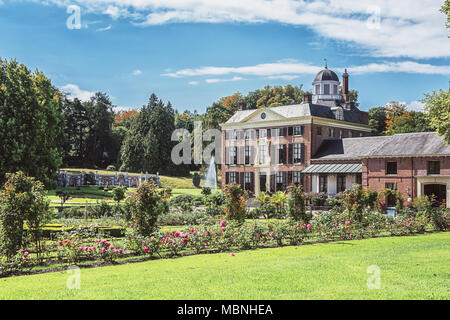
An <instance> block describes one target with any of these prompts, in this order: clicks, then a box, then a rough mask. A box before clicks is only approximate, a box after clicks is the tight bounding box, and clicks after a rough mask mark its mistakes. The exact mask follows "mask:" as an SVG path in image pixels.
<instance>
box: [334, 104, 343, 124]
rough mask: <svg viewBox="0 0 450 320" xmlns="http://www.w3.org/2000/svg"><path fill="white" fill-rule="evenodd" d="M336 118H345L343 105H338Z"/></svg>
mask: <svg viewBox="0 0 450 320" xmlns="http://www.w3.org/2000/svg"><path fill="white" fill-rule="evenodd" d="M335 117H336V120H341V121H343V120H344V110H343V109H342V108H341V107H338V108H337V109H336V112H335Z"/></svg>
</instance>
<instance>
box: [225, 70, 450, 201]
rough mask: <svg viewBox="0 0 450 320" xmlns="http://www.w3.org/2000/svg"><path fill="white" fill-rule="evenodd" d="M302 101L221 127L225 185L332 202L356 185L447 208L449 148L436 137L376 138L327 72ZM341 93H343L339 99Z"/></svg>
mask: <svg viewBox="0 0 450 320" xmlns="http://www.w3.org/2000/svg"><path fill="white" fill-rule="evenodd" d="M313 89H314V93H313V94H310V93H306V94H305V95H304V97H303V102H302V103H301V104H297V105H288V106H280V107H272V108H260V109H252V110H247V109H246V106H245V104H243V103H242V104H240V106H239V110H238V111H237V112H236V113H235V114H234V115H233V116H232V117H231V118H230V119H229V120H228V121H227V122H226V123H224V124H222V125H221V126H222V141H223V143H222V154H223V155H225V157H224V160H225V161H223V162H222V181H224V182H225V184H229V183H238V184H241V186H242V187H243V188H244V189H245V190H247V191H248V192H249V193H250V194H253V195H257V194H258V193H260V192H261V191H265V192H276V191H279V190H286V188H287V186H288V185H291V184H301V185H302V186H303V190H304V191H305V192H323V193H326V194H328V195H334V194H337V193H339V192H342V191H344V190H346V189H350V188H351V187H352V186H353V185H354V184H361V185H363V186H364V187H365V188H368V189H371V190H376V191H381V190H383V189H385V188H394V189H398V190H399V191H400V192H401V193H403V194H404V195H405V197H404V198H405V199H408V198H413V197H417V196H421V195H431V194H433V195H435V196H436V198H437V200H438V201H439V202H443V201H446V203H447V206H449V204H450V201H449V200H450V146H447V145H446V144H445V143H444V141H443V139H442V138H441V137H439V136H437V135H436V134H434V133H412V134H399V135H394V136H383V137H372V136H371V128H370V127H369V125H368V114H367V112H363V111H361V110H359V109H358V107H357V106H355V104H354V103H352V102H351V101H350V96H349V75H348V73H347V71H345V73H344V74H343V79H342V87H341V83H340V80H339V78H338V76H337V75H336V73H334V72H333V71H331V70H329V69H328V68H327V67H325V69H324V70H322V71H320V72H319V73H318V74H317V76H316V77H315V79H314V81H313ZM341 92H342V94H341ZM388 205H389V204H388Z"/></svg>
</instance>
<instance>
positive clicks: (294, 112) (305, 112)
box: [226, 103, 365, 124]
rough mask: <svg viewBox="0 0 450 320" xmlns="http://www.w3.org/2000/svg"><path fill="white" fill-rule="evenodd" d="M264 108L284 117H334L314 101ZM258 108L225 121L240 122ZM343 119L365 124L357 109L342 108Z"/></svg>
mask: <svg viewBox="0 0 450 320" xmlns="http://www.w3.org/2000/svg"><path fill="white" fill-rule="evenodd" d="M266 109H267V110H270V111H273V112H275V113H277V114H279V115H281V116H282V117H285V118H298V117H307V116H314V117H320V118H328V119H336V118H335V115H334V113H333V110H332V109H331V108H330V107H329V106H324V105H320V104H314V103H301V104H293V105H288V106H280V107H273V108H266ZM258 110H259V109H252V110H242V111H237V112H236V113H235V114H234V115H233V116H232V117H231V118H230V119H228V121H227V122H226V123H227V124H232V123H238V122H241V121H242V120H244V119H245V118H247V117H248V116H250V115H251V114H252V113H254V112H257V111H258ZM344 121H347V122H353V123H359V124H365V123H364V120H363V119H362V118H361V114H360V111H359V110H358V109H353V110H346V109H344Z"/></svg>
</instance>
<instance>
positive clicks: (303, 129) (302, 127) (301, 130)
mask: <svg viewBox="0 0 450 320" xmlns="http://www.w3.org/2000/svg"><path fill="white" fill-rule="evenodd" d="M300 128H301V129H300V132H301V135H303V134H304V133H305V126H301V127H300Z"/></svg>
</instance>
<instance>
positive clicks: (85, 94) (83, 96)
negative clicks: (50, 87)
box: [61, 83, 95, 101]
mask: <svg viewBox="0 0 450 320" xmlns="http://www.w3.org/2000/svg"><path fill="white" fill-rule="evenodd" d="M61 90H62V91H63V92H66V93H68V94H69V96H70V97H72V98H78V99H80V100H81V101H88V100H90V99H91V97H92V96H93V95H94V94H95V92H90V91H86V90H81V89H80V88H79V87H78V86H77V85H76V84H70V83H69V84H66V85H65V86H62V87H61Z"/></svg>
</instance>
